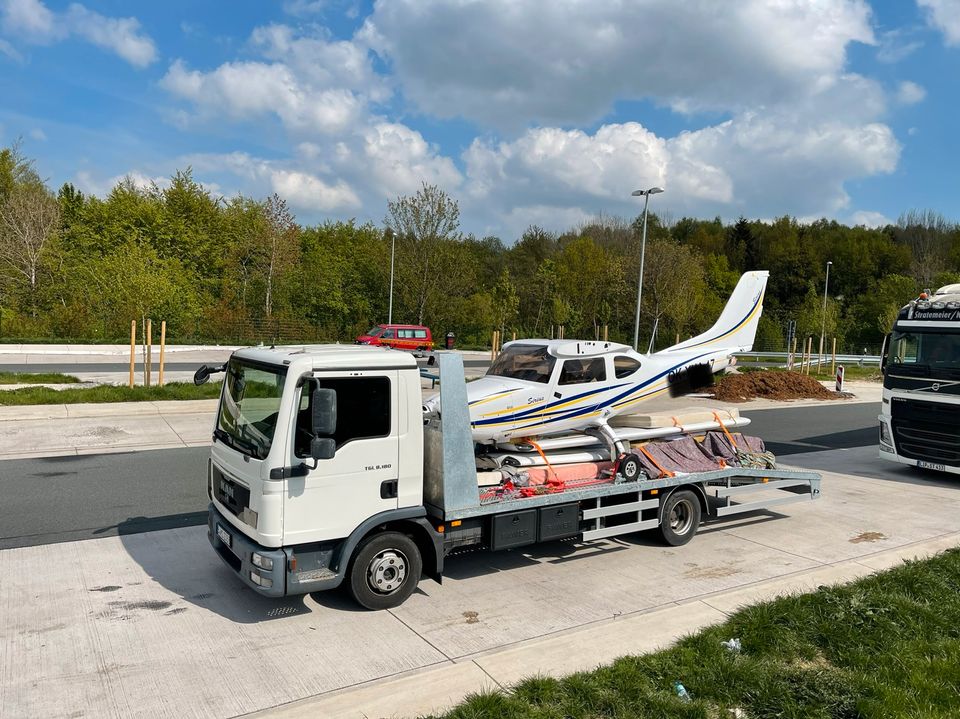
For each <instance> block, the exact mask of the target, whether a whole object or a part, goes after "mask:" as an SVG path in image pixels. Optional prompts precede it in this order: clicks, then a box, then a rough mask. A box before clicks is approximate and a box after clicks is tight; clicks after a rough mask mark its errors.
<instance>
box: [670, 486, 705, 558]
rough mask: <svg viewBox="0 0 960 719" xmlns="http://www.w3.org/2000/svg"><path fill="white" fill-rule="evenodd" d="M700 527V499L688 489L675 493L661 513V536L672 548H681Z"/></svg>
mask: <svg viewBox="0 0 960 719" xmlns="http://www.w3.org/2000/svg"><path fill="white" fill-rule="evenodd" d="M699 527H700V498H699V497H698V496H697V495H696V494H694V493H693V492H691V491H690V490H688V489H682V490H680V491H678V492H674V493H673V494H671V495H670V496H669V497H667V501H666V502H665V503H664V505H663V509H662V511H661V512H660V534H661V536H663V541H665V542H666V543H667V544H669V545H670V546H671V547H680V546H682V545H684V544H686V543H687V542H689V541H690V540H691V539H693V535H694V534H696V533H697V529H698V528H699Z"/></svg>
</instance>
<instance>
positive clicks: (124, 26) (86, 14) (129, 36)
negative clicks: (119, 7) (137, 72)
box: [64, 3, 157, 67]
mask: <svg viewBox="0 0 960 719" xmlns="http://www.w3.org/2000/svg"><path fill="white" fill-rule="evenodd" d="M64 21H65V22H66V24H67V27H68V28H70V31H71V32H72V33H74V34H76V35H79V36H80V37H82V38H84V39H86V40H87V41H89V42H90V43H92V44H93V45H96V46H97V47H101V48H103V49H104V50H111V51H113V52H115V53H116V54H117V55H119V56H120V57H121V58H123V59H124V60H126V61H127V62H129V63H130V64H131V65H134V66H135V67H146V66H147V65H149V64H150V63H152V62H153V61H154V60H156V59H157V48H156V47H155V46H154V44H153V40H151V39H150V38H149V37H148V36H146V35H144V34H142V33H141V32H140V22H139V21H138V20H137V19H136V18H132V17H127V18H110V17H104V16H103V15H101V14H100V13H96V12H93V11H92V10H87V9H86V8H85V7H84V6H83V5H78V4H76V3H75V4H73V5H71V6H70V8H69V10H67V14H66V17H65V18H64Z"/></svg>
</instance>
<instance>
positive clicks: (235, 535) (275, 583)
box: [207, 502, 287, 597]
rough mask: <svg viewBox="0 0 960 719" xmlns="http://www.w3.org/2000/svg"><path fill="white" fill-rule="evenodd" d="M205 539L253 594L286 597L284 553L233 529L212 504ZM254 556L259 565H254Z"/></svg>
mask: <svg viewBox="0 0 960 719" xmlns="http://www.w3.org/2000/svg"><path fill="white" fill-rule="evenodd" d="M207 539H209V540H210V545H211V546H212V547H213V549H214V550H215V551H216V553H217V554H218V555H219V556H220V559H222V560H223V561H224V564H226V565H227V566H228V567H230V569H232V570H233V571H234V572H235V573H236V574H237V575H238V576H239V577H240V579H241V580H242V581H243V583H244V584H246V585H247V586H248V587H250V588H251V589H253V590H254V591H255V592H257V593H258V594H262V595H264V596H267V597H282V596H284V595H285V594H286V590H287V587H286V579H287V555H286V552H284V550H283V549H267V548H266V547H261V546H260V545H259V544H257V543H256V542H254V541H253V540H251V539H250V538H249V537H247V536H246V535H245V534H243V533H242V532H240V531H239V530H237V529H236V528H234V526H233V525H232V524H230V522H229V521H227V519H226V518H225V517H224V516H223V515H222V514H221V513H220V512H219V511H218V510H217V508H216V507H214V506H213V503H212V502H211V503H210V506H209V507H208V508H207ZM254 554H256V555H257V557H258V559H257V561H258V562H259V563H260V566H257V565H256V564H254V559H253V556H254Z"/></svg>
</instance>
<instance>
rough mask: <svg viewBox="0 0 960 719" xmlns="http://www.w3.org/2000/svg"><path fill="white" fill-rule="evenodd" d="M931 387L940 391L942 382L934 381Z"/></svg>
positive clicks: (935, 390)
mask: <svg viewBox="0 0 960 719" xmlns="http://www.w3.org/2000/svg"><path fill="white" fill-rule="evenodd" d="M930 389H932V390H933V391H934V392H939V391H940V383H939V382H934V383H933V385H931V387H930Z"/></svg>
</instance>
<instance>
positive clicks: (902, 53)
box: [877, 29, 923, 64]
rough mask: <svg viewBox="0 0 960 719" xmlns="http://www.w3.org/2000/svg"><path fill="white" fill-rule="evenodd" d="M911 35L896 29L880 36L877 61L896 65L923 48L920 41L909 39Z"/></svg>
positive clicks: (906, 31) (908, 32)
mask: <svg viewBox="0 0 960 719" xmlns="http://www.w3.org/2000/svg"><path fill="white" fill-rule="evenodd" d="M911 34H912V33H911V32H910V31H908V30H904V29H897V30H890V31H888V32H885V33H883V34H882V35H880V37H879V46H878V48H877V60H879V61H880V62H885V63H889V64H893V63H897V62H900V61H901V60H905V59H906V58H908V57H909V56H910V55H912V54H913V53H915V52H916V51H917V50H919V49H920V48H921V47H923V43H922V42H921V41H920V40H911V39H909V38H910V35H911Z"/></svg>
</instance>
